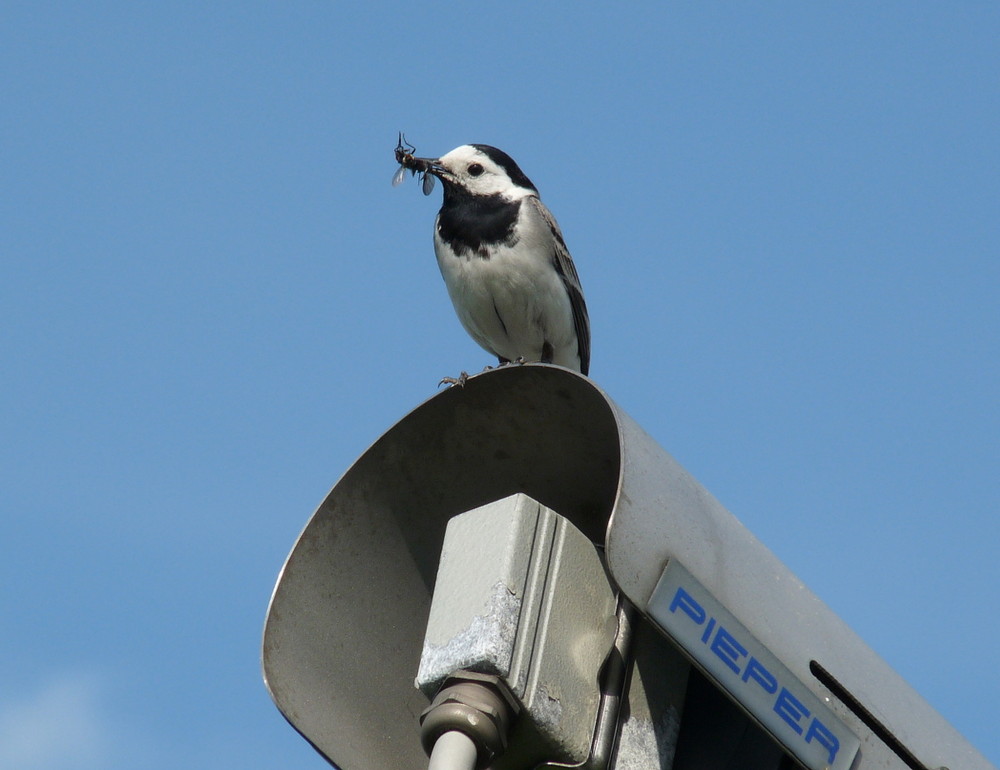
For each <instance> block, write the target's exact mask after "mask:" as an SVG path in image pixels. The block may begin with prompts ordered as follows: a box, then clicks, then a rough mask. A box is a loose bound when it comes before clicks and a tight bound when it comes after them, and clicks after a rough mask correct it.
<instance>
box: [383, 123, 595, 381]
mask: <svg viewBox="0 0 1000 770" xmlns="http://www.w3.org/2000/svg"><path fill="white" fill-rule="evenodd" d="M396 160H397V161H398V162H399V163H400V164H401V168H400V170H399V172H397V175H396V178H395V179H394V183H396V184H398V183H399V181H401V180H402V178H403V169H409V170H410V171H411V172H412V173H414V174H416V173H418V172H422V173H423V174H424V192H425V194H427V193H430V191H431V188H432V187H433V177H437V178H438V179H440V180H441V182H442V186H443V187H444V203H443V204H442V206H441V210H440V211H439V212H438V215H437V219H436V220H435V222H434V253H435V254H436V255H437V261H438V267H440V268H441V275H442V276H443V277H444V282H445V285H446V286H447V287H448V294H449V296H450V297H451V301H452V303H453V304H454V306H455V312H457V313H458V319H459V320H460V321H461V322H462V326H464V327H465V330H466V331H467V332H468V333H469V334H470V335H471V336H472V339H474V340H475V341H476V342H478V343H479V344H480V345H481V346H482V347H483V348H484V349H486V350H488V351H489V352H490V353H492V354H493V355H495V356H496V357H497V359H499V361H500V363H501V364H506V363H510V362H512V361H542V362H545V363H554V364H559V365H560V366H565V367H568V368H570V369H575V370H576V371H578V372H582V373H583V374H587V372H588V370H589V368H590V319H589V318H588V316H587V305H586V303H585V302H584V300H583V290H582V289H581V287H580V279H579V277H578V276H577V274H576V268H575V267H574V265H573V260H572V258H571V257H570V255H569V250H568V249H567V248H566V243H565V242H564V241H563V237H562V233H561V232H560V230H559V225H557V224H556V220H555V218H554V217H553V216H552V214H551V213H550V212H549V210H548V209H547V208H545V205H544V204H543V203H542V202H541V200H539V198H538V190H537V189H536V188H535V186H534V185H533V184H532V183H531V180H530V179H528V177H527V176H525V175H524V172H523V171H521V169H520V168H518V166H517V164H516V163H515V162H514V159H513V158H511V157H510V156H509V155H508V154H507V153H505V152H503V151H502V150H498V149H497V148H496V147H490V146H489V145H485V144H465V145H462V146H461V147H457V148H455V149H454V150H452V151H451V152H449V153H448V154H447V155H443V156H441V157H440V158H415V157H413V155H412V147H411V146H407V147H406V148H404V147H403V140H402V137H401V138H400V145H399V147H397V150H396ZM428 175H433V177H431V176H428ZM446 380H447V381H452V380H450V378H446Z"/></svg>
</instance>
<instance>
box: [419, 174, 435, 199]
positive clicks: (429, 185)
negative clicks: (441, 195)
mask: <svg viewBox="0 0 1000 770" xmlns="http://www.w3.org/2000/svg"><path fill="white" fill-rule="evenodd" d="M420 189H422V190H423V191H424V195H430V194H431V192H432V191H433V190H434V176H433V175H432V174H430V173H428V172H427V171H425V172H424V182H423V184H422V185H421V187H420Z"/></svg>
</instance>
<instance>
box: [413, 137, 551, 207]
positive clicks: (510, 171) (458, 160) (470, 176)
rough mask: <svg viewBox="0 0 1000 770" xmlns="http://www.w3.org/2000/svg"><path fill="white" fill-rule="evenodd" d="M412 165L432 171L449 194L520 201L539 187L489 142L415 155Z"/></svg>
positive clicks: (427, 171) (446, 197) (535, 192)
mask: <svg viewBox="0 0 1000 770" xmlns="http://www.w3.org/2000/svg"><path fill="white" fill-rule="evenodd" d="M412 165H413V166H414V167H416V168H418V169H419V170H423V171H426V173H428V174H433V175H434V176H436V177H437V178H438V179H440V180H441V182H442V184H443V185H444V190H445V191H444V194H445V200H447V199H448V197H449V196H463V195H465V196H484V197H487V196H496V195H498V196H500V197H501V198H504V199H505V200H508V201H517V200H521V199H522V198H526V197H528V196H529V195H538V190H537V189H536V188H535V186H534V185H533V184H532V183H531V180H530V179H528V177H527V176H525V174H524V172H523V171H521V169H520V168H518V165H517V163H515V162H514V159H513V158H512V157H510V155H508V154H507V153H505V152H504V151H503V150H498V149H497V148H496V147H490V146H489V145H488V144H463V145H462V146H461V147H456V148H455V149H454V150H452V151H451V152H449V153H448V154H447V155H442V156H441V157H440V158H436V159H431V158H413V159H412Z"/></svg>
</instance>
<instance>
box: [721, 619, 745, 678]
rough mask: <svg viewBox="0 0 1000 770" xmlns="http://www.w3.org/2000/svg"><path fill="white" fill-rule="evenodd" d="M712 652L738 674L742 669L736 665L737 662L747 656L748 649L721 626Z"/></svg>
mask: <svg viewBox="0 0 1000 770" xmlns="http://www.w3.org/2000/svg"><path fill="white" fill-rule="evenodd" d="M712 652H714V653H715V654H716V655H718V656H719V658H720V659H721V660H722V662H723V663H725V664H726V665H727V666H729V667H730V668H731V669H732V670H733V671H734V672H735V673H737V674H738V673H740V667H739V666H737V665H736V662H735V661H736V660H737V659H739V658H741V657H743V656H744V655H746V654H747V648H746V647H744V646H743V645H742V644H740V643H739V642H737V641H736V638H735V637H734V636H733V635H732V634H731V633H729V632H728V631H727V630H726V629H725V628H723V627H722V626H719V632H718V633H717V634H716V635H715V639H713V640H712Z"/></svg>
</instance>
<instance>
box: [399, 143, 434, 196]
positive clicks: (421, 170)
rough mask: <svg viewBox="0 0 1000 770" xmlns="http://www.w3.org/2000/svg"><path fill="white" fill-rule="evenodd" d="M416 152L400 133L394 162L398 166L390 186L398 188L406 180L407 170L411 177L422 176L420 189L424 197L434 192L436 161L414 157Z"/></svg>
mask: <svg viewBox="0 0 1000 770" xmlns="http://www.w3.org/2000/svg"><path fill="white" fill-rule="evenodd" d="M416 150H417V148H416V147H414V146H413V145H412V144H410V143H409V142H408V141H406V137H405V136H404V135H403V132H402V131H400V132H399V141H398V142H397V143H396V162H397V163H398V164H399V168H398V169H396V173H395V174H393V176H392V186H393V187H399V185H401V184H402V183H403V180H404V179H405V178H406V172H407V170H409V172H410V174H412V175H413V176H416V175H417V174H423V178H422V180H421V182H422V183H421V186H420V189H421V190H423V193H424V195H430V194H431V192H432V191H433V190H434V169H435V168H436V164H437V159H435V158H417V157H414V155H413V153H414V152H416Z"/></svg>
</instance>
